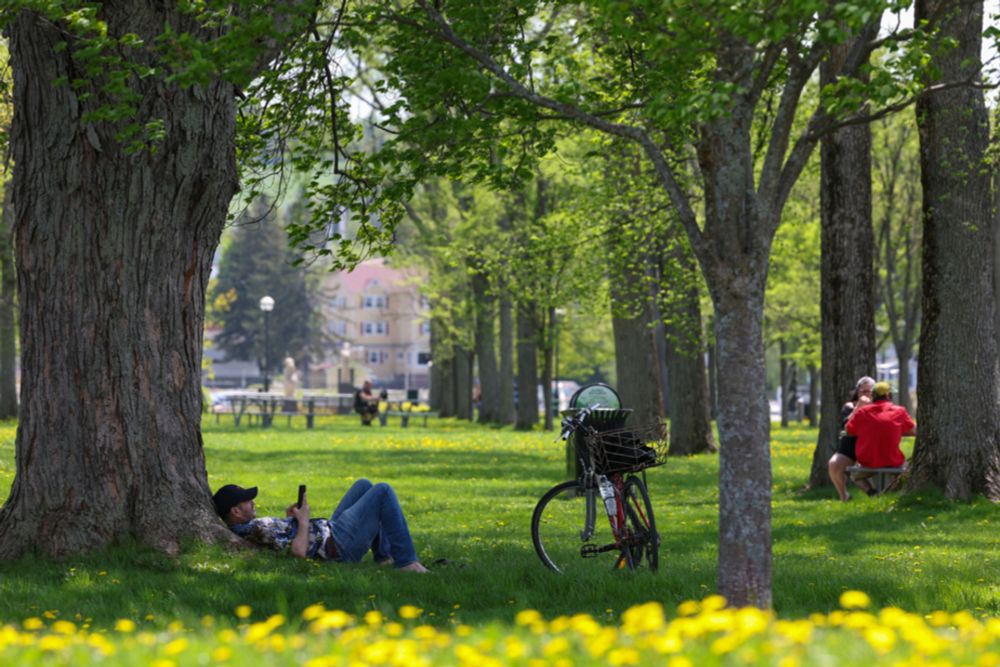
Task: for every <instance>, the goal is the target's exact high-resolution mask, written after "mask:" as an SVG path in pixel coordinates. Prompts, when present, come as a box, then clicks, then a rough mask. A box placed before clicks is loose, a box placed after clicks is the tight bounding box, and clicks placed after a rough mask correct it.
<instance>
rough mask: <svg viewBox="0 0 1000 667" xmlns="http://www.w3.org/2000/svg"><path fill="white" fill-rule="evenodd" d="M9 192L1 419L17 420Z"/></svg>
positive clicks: (0, 339) (0, 298)
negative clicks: (15, 418)
mask: <svg viewBox="0 0 1000 667" xmlns="http://www.w3.org/2000/svg"><path fill="white" fill-rule="evenodd" d="M10 191H11V188H9V187H8V188H6V189H5V190H4V200H5V201H4V207H3V212H2V215H0V223H2V224H0V419H9V418H12V417H17V340H16V332H15V327H16V326H17V323H16V321H15V319H16V318H15V313H16V312H17V307H16V303H15V302H16V299H15V292H16V291H17V275H16V273H15V269H14V247H13V241H14V238H13V234H12V233H11V229H12V227H13V218H14V207H13V203H12V202H11V197H10Z"/></svg>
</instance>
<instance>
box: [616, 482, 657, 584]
mask: <svg viewBox="0 0 1000 667" xmlns="http://www.w3.org/2000/svg"><path fill="white" fill-rule="evenodd" d="M622 495H623V496H624V498H625V526H626V534H625V536H624V538H623V540H622V541H623V542H624V543H625V544H626V545H627V549H628V551H629V554H630V555H631V559H630V560H631V563H630V566H631V567H632V569H639V568H648V569H649V570H650V571H652V572H656V570H657V568H659V566H660V535H659V533H657V532H656V520H655V519H654V518H653V505H652V503H650V502H649V492H648V491H647V490H646V485H645V484H643V483H642V480H641V479H639V478H638V477H636V476H635V475H631V476H629V478H628V479H626V480H625V486H624V488H623V489H622Z"/></svg>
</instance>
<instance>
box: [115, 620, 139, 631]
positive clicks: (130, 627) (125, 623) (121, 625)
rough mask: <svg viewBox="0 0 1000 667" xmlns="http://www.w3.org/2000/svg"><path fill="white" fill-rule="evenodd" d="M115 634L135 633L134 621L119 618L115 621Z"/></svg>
mask: <svg viewBox="0 0 1000 667" xmlns="http://www.w3.org/2000/svg"><path fill="white" fill-rule="evenodd" d="M115 632H135V621H132V620H130V619H127V618H119V619H118V620H117V621H115Z"/></svg>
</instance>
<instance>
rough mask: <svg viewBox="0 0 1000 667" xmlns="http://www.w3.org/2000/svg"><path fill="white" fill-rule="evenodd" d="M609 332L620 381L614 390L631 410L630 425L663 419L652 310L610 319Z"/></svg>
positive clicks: (616, 373) (644, 309) (647, 309)
mask: <svg viewBox="0 0 1000 667" xmlns="http://www.w3.org/2000/svg"><path fill="white" fill-rule="evenodd" d="M613 293H614V287H612V294H613ZM612 299H614V296H612ZM611 328H612V331H613V332H614V338H615V375H616V376H617V377H618V378H619V381H618V387H617V389H618V394H619V395H620V396H621V399H622V407H626V408H631V409H632V415H631V416H630V417H629V420H630V423H631V424H633V425H642V424H649V423H652V422H654V421H656V420H658V419H662V418H663V415H664V410H663V402H662V399H661V398H660V379H659V378H658V377H657V373H656V367H657V363H656V341H655V340H654V339H653V336H654V335H655V333H656V329H655V327H654V326H653V323H652V321H651V307H650V306H646V307H643V308H641V309H640V311H639V313H638V314H637V315H635V316H633V317H617V316H612V318H611Z"/></svg>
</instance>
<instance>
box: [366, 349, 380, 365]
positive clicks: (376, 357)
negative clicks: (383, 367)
mask: <svg viewBox="0 0 1000 667" xmlns="http://www.w3.org/2000/svg"><path fill="white" fill-rule="evenodd" d="M368 363H369V364H380V363H382V358H381V355H380V354H379V353H378V352H377V351H375V350H369V351H368Z"/></svg>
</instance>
